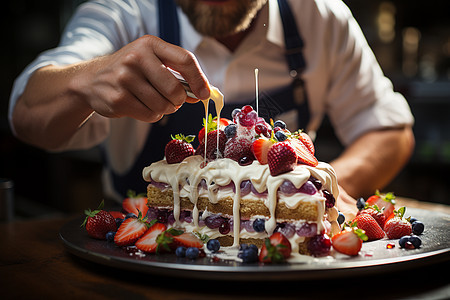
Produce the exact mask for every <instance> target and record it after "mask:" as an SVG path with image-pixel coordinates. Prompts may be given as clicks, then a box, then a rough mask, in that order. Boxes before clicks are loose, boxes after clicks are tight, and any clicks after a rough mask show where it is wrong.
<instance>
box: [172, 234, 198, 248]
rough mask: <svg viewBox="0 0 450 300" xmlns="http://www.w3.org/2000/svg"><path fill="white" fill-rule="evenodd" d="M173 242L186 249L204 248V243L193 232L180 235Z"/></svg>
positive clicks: (175, 236)
mask: <svg viewBox="0 0 450 300" xmlns="http://www.w3.org/2000/svg"><path fill="white" fill-rule="evenodd" d="M173 241H174V243H175V244H176V245H177V246H183V247H186V248H189V247H194V248H199V249H200V248H202V247H203V242H202V241H201V240H200V239H199V238H198V237H197V236H196V235H195V234H193V233H192V232H184V233H182V234H180V235H174V236H173Z"/></svg>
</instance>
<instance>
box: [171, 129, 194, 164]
mask: <svg viewBox="0 0 450 300" xmlns="http://www.w3.org/2000/svg"><path fill="white" fill-rule="evenodd" d="M194 139H195V136H194V135H188V136H186V137H185V136H184V135H182V134H177V135H175V137H173V136H172V140H171V141H170V142H168V143H167V145H166V148H165V150H164V155H165V156H166V161H167V163H168V164H175V163H179V162H182V161H183V160H184V159H185V158H186V157H188V156H191V155H194V153H195V151H194V147H192V145H191V144H190V143H191V142H192V141H193V140H194Z"/></svg>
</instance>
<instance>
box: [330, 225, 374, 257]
mask: <svg viewBox="0 0 450 300" xmlns="http://www.w3.org/2000/svg"><path fill="white" fill-rule="evenodd" d="M350 226H351V227H349V228H348V227H347V228H346V229H344V230H342V231H341V232H339V233H338V234H335V235H333V237H332V238H331V242H332V244H333V248H334V250H336V251H338V252H340V253H343V254H347V255H358V252H359V250H361V247H362V243H363V241H366V240H367V239H368V237H367V235H366V234H365V232H364V230H362V229H359V228H357V227H356V226H352V225H350Z"/></svg>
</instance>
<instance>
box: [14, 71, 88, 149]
mask: <svg viewBox="0 0 450 300" xmlns="http://www.w3.org/2000/svg"><path fill="white" fill-rule="evenodd" d="M77 68H79V66H77V65H72V66H68V67H55V66H47V67H44V68H41V69H39V70H37V71H36V72H35V73H34V74H33V75H32V76H31V78H30V80H29V82H28V84H27V87H26V89H25V91H24V93H23V94H22V96H21V97H20V98H19V99H18V101H17V103H16V106H15V109H14V113H13V125H14V129H15V131H16V133H17V136H18V137H19V138H20V139H21V140H23V141H25V142H27V143H30V144H33V145H35V146H38V147H41V148H44V149H48V150H53V149H56V148H59V147H61V146H62V145H64V144H65V143H66V142H67V141H68V140H69V139H70V138H71V137H72V136H73V135H74V134H75V133H76V131H77V130H78V128H79V126H80V125H81V124H82V123H83V121H84V120H86V118H88V117H89V115H90V114H91V113H92V112H93V110H92V109H91V108H90V107H89V105H87V103H86V102H84V101H83V100H82V99H81V98H79V97H78V96H77V95H76V93H74V92H73V91H72V90H71V85H72V83H71V81H72V80H74V78H75V77H74V76H75V72H74V70H73V69H77Z"/></svg>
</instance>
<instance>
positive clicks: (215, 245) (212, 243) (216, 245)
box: [206, 239, 220, 253]
mask: <svg viewBox="0 0 450 300" xmlns="http://www.w3.org/2000/svg"><path fill="white" fill-rule="evenodd" d="M206 248H208V250H210V251H211V252H213V253H215V252H217V251H219V249H220V242H219V240H217V239H211V240H209V241H208V243H206Z"/></svg>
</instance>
